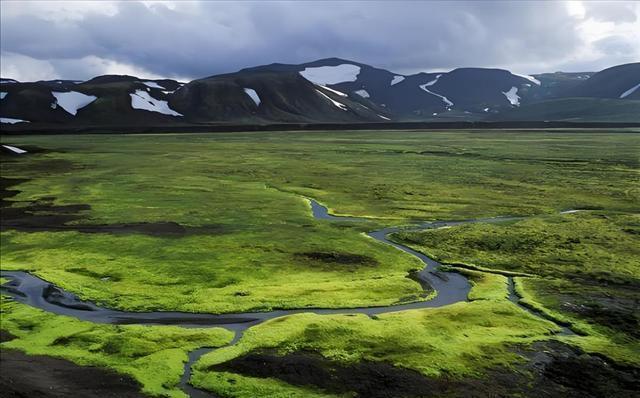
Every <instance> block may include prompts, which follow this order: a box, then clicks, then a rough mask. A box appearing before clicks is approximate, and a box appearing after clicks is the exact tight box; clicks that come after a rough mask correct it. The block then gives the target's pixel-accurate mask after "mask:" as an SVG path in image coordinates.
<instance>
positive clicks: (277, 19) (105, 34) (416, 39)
mask: <svg viewBox="0 0 640 398" xmlns="http://www.w3.org/2000/svg"><path fill="white" fill-rule="evenodd" d="M328 57H339V58H345V59H350V60H354V61H358V62H362V63H365V64H369V65H372V66H376V67H380V68H384V69H388V70H391V71H393V72H396V73H402V74H410V73H416V72H420V71H427V72H433V71H448V70H451V69H454V68H457V67H469V66H474V67H495V68H503V69H509V70H511V71H513V72H516V73H527V74H533V73H542V72H554V71H565V72H583V71H598V70H602V69H604V68H607V67H610V66H613V65H618V64H622V63H629V62H638V61H640V1H620V2H615V1H604V2H597V1H447V2H438V1H408V2H402V1H289V2H276V1H256V2H252V1H229V2H223V1H52V0H47V1H15V0H2V1H0V75H1V76H2V77H4V78H14V79H17V80H20V81H32V80H47V79H78V80H84V79H88V78H90V77H93V76H97V75H102V74H131V75H135V76H139V77H144V78H151V79H153V78H161V77H165V78H176V79H180V80H191V79H195V78H200V77H206V76H211V75H214V74H219V73H227V72H234V71H237V70H239V69H242V68H245V67H250V66H257V65H263V64H269V63H273V62H281V63H303V62H309V61H313V60H316V59H320V58H328Z"/></svg>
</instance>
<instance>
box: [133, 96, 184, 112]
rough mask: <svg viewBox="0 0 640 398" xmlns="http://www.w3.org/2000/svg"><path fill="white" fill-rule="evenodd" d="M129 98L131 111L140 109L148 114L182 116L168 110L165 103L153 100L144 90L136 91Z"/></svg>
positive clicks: (167, 105)
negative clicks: (148, 112)
mask: <svg viewBox="0 0 640 398" xmlns="http://www.w3.org/2000/svg"><path fill="white" fill-rule="evenodd" d="M129 95H130V96H131V107H132V108H133V109H142V110H145V111H150V112H158V113H162V114H165V115H170V116H182V114H181V113H178V112H176V111H174V110H173V109H171V108H169V104H168V103H167V101H162V100H159V99H156V98H153V97H152V96H151V95H149V93H148V92H146V91H144V90H136V92H135V93H133V94H129Z"/></svg>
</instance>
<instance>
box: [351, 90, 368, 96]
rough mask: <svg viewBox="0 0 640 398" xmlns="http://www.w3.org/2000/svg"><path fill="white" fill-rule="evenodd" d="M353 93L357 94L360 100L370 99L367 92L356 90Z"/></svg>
mask: <svg viewBox="0 0 640 398" xmlns="http://www.w3.org/2000/svg"><path fill="white" fill-rule="evenodd" d="M354 93H356V94H358V95H359V96H361V97H362V98H369V97H371V96H370V95H369V93H368V92H367V90H358V91H354Z"/></svg>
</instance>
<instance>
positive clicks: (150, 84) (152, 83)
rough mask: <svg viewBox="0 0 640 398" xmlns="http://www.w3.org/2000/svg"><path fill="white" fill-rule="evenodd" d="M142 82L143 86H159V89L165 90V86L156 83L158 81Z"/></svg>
mask: <svg viewBox="0 0 640 398" xmlns="http://www.w3.org/2000/svg"><path fill="white" fill-rule="evenodd" d="M142 83H144V85H145V86H147V87H151V88H159V89H160V90H165V89H166V87H162V86H161V85H159V84H158V83H156V82H149V81H147V82H142Z"/></svg>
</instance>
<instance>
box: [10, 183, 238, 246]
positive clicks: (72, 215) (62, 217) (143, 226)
mask: <svg viewBox="0 0 640 398" xmlns="http://www.w3.org/2000/svg"><path fill="white" fill-rule="evenodd" d="M26 181H28V180H26V179H11V178H4V177H0V198H2V203H1V211H2V213H1V215H2V217H0V230H2V231H4V230H7V229H13V230H17V231H23V232H42V231H48V232H64V231H75V232H82V233H111V234H129V233H139V234H144V235H152V236H167V235H168V236H183V235H187V234H209V235H211V234H225V233H228V232H229V230H230V228H229V227H227V226H225V225H206V226H200V227H186V226H183V225H180V224H178V223H175V222H170V221H160V222H141V223H119V224H79V223H77V221H80V220H83V219H84V218H85V214H83V212H85V211H88V210H91V206H89V205H86V204H71V205H55V204H54V201H55V197H43V198H40V199H39V200H36V201H31V202H15V201H11V200H6V199H7V198H11V197H13V196H15V195H17V194H18V193H19V192H20V191H19V190H13V189H9V188H11V187H13V186H15V185H18V184H20V183H23V182H26ZM14 204H17V205H18V206H14ZM72 222H76V223H72Z"/></svg>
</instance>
